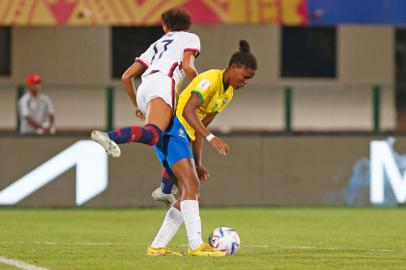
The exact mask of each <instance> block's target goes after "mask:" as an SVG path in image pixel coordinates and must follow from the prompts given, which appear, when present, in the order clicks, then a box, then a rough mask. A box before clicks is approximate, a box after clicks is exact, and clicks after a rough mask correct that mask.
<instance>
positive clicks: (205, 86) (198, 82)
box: [176, 69, 234, 141]
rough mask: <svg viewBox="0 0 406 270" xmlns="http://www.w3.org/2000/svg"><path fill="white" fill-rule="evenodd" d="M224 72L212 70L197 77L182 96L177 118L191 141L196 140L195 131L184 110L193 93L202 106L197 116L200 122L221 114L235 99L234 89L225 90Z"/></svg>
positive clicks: (229, 87)
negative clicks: (210, 115) (211, 115)
mask: <svg viewBox="0 0 406 270" xmlns="http://www.w3.org/2000/svg"><path fill="white" fill-rule="evenodd" d="M223 74H224V70H220V69H211V70H208V71H206V72H203V73H200V74H199V75H197V76H196V77H195V78H194V79H193V80H192V81H191V82H190V84H189V85H188V86H187V87H186V89H185V90H183V92H182V93H181V94H180V96H179V100H178V105H177V108H176V116H177V117H178V119H179V121H180V122H181V123H182V125H183V126H184V127H185V129H186V132H187V134H188V135H189V138H190V139H191V140H193V141H194V140H195V130H194V129H193V128H192V127H191V126H190V125H189V123H188V122H187V121H186V120H185V118H183V116H182V113H183V109H184V108H185V105H186V103H187V101H188V100H189V97H190V96H191V95H192V93H195V94H197V95H198V96H199V97H200V99H201V101H202V104H201V105H200V106H199V108H198V109H197V115H198V116H199V119H200V120H203V119H204V118H206V116H207V115H208V114H209V113H219V112H221V111H222V110H223V109H224V108H225V107H226V106H227V105H228V104H229V103H230V101H231V99H232V98H233V91H234V89H233V87H232V86H228V88H227V89H224V84H223Z"/></svg>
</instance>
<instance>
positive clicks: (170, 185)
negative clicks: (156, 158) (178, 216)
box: [151, 161, 176, 206]
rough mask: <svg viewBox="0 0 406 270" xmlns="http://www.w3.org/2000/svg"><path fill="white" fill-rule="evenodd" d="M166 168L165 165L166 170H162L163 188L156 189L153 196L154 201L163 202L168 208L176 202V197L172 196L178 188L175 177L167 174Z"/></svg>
mask: <svg viewBox="0 0 406 270" xmlns="http://www.w3.org/2000/svg"><path fill="white" fill-rule="evenodd" d="M164 162H165V161H164ZM166 166H168V165H166ZM166 166H165V164H164V168H163V169H162V176H161V186H160V187H158V188H156V189H155V190H154V191H153V192H152V194H151V196H152V198H153V199H154V200H156V201H162V202H164V203H165V204H166V205H167V206H171V205H173V204H174V203H175V202H176V199H175V196H173V194H172V190H173V189H176V186H175V179H174V176H173V175H170V174H169V173H168V172H167V169H165V167H166Z"/></svg>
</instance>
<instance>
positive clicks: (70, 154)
mask: <svg viewBox="0 0 406 270" xmlns="http://www.w3.org/2000/svg"><path fill="white" fill-rule="evenodd" d="M73 166H76V205H82V204H83V203H85V202H87V201H88V200H90V199H91V198H93V197H94V196H96V195H98V194H99V193H101V192H102V191H104V190H105V189H106V188H107V182H108V179H107V177H108V159H107V154H106V152H105V151H104V149H103V148H101V147H100V146H99V145H98V144H97V143H95V142H93V141H89V140H86V141H85V140H83V141H78V142H77V143H75V144H73V145H72V146H70V147H69V148H68V149H66V150H64V151H63V152H61V153H59V154H57V155H56V156H54V157H53V158H51V159H50V160H48V161H47V162H45V163H44V164H42V165H40V166H39V167H37V168H36V169H34V170H33V171H31V172H29V173H28V174H26V175H24V176H23V177H22V178H20V179H18V180H17V181H15V182H14V183H13V184H11V185H10V186H8V187H6V188H5V189H3V190H2V191H1V192H0V205H1V204H3V205H13V204H16V203H18V202H19V201H21V200H22V199H24V198H25V197H27V196H29V195H31V194H32V193H34V192H35V191H37V190H38V189H40V188H41V187H43V186H44V185H46V184H48V183H49V182H51V181H53V180H54V179H55V178H56V177H58V176H60V175H61V174H62V173H64V172H65V171H67V170H69V169H71V168H72V167H73Z"/></svg>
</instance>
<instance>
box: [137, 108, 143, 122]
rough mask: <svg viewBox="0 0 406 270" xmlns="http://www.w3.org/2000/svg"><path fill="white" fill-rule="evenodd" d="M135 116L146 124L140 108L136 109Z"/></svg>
mask: <svg viewBox="0 0 406 270" xmlns="http://www.w3.org/2000/svg"><path fill="white" fill-rule="evenodd" d="M135 116H137V118H138V119H139V120H140V121H141V122H145V116H144V114H143V113H142V112H141V110H140V109H139V108H135Z"/></svg>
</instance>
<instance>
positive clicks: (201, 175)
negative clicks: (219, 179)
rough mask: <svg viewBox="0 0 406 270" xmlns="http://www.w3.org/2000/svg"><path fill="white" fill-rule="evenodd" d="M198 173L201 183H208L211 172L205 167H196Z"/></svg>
mask: <svg viewBox="0 0 406 270" xmlns="http://www.w3.org/2000/svg"><path fill="white" fill-rule="evenodd" d="M196 172H197V176H198V177H199V180H200V181H202V182H203V181H207V179H209V176H210V175H209V172H208V171H207V170H206V168H205V167H203V166H202V165H196Z"/></svg>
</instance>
